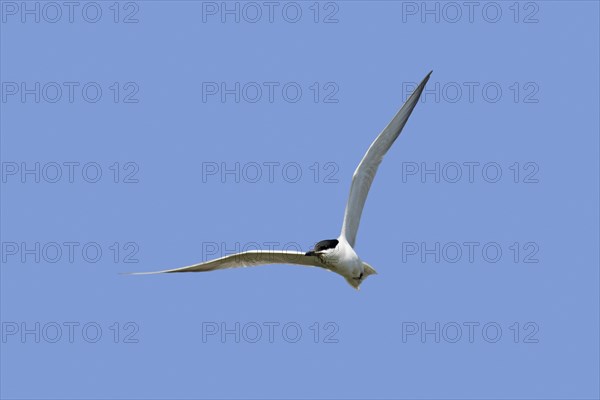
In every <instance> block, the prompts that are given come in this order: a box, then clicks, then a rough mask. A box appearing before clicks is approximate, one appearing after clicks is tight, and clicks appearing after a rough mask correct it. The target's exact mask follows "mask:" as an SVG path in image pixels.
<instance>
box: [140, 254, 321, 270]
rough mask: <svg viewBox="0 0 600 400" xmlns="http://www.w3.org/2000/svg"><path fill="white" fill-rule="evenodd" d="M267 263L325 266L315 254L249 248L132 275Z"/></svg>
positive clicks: (252, 265) (251, 265)
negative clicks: (205, 259)
mask: <svg viewBox="0 0 600 400" xmlns="http://www.w3.org/2000/svg"><path fill="white" fill-rule="evenodd" d="M267 264H293V265H305V266H310V267H322V268H327V267H326V266H325V264H323V263H322V262H321V260H319V258H318V257H316V256H307V255H306V254H305V253H300V252H297V251H272V250H251V251H245V252H243V253H237V254H231V255H228V256H225V257H221V258H217V259H214V260H210V261H206V262H203V263H200V264H194V265H190V266H187V267H181V268H175V269H167V270H164V271H156V272H133V273H132V275H150V274H163V273H170V272H206V271H214V270H217V269H226V268H240V267H254V266H258V265H267Z"/></svg>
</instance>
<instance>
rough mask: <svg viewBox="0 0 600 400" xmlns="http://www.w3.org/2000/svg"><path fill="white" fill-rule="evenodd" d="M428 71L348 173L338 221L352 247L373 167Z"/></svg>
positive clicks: (408, 111) (413, 103)
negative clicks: (346, 193)
mask: <svg viewBox="0 0 600 400" xmlns="http://www.w3.org/2000/svg"><path fill="white" fill-rule="evenodd" d="M430 75H431V72H430V73H429V74H427V76H426V77H425V79H423V81H421V83H420V84H419V86H418V87H417V88H416V89H415V91H414V92H413V94H412V95H411V96H410V97H409V98H408V100H406V103H404V105H403V106H402V108H401V109H400V111H398V114H396V116H395V117H394V119H392V121H391V122H390V123H389V124H388V126H386V128H385V129H384V130H383V132H381V133H380V134H379V136H377V139H375V141H374V142H373V143H372V144H371V146H370V147H369V149H368V150H367V153H366V154H365V156H364V157H363V159H362V160H361V162H360V164H358V167H357V168H356V171H354V175H352V185H351V186H350V196H349V197H348V203H347V204H346V211H345V213H344V224H343V225H342V235H343V236H344V237H345V238H346V240H347V241H348V243H349V244H350V246H352V247H354V243H355V241H356V233H357V231H358V225H359V224H360V216H361V214H362V211H363V207H364V205H365V201H366V200H367V195H368V194H369V188H370V187H371V183H373V178H375V173H376V172H377V168H379V164H381V160H383V156H385V153H387V151H388V150H389V149H390V147H391V146H392V144H394V141H395V140H396V138H397V137H398V136H399V135H400V132H402V128H404V125H405V124H406V121H407V120H408V117H410V114H411V113H412V110H413V109H414V108H415V106H416V105H417V102H418V101H419V98H420V97H421V93H422V92H423V89H424V88H425V84H426V83H427V81H428V80H429V76H430Z"/></svg>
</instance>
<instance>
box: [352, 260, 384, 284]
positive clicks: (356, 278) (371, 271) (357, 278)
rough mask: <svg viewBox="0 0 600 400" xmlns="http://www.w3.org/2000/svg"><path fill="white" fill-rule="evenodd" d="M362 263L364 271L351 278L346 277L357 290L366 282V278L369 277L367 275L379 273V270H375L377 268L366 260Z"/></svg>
mask: <svg viewBox="0 0 600 400" xmlns="http://www.w3.org/2000/svg"><path fill="white" fill-rule="evenodd" d="M362 264H363V271H362V272H361V273H360V275H358V276H354V277H351V278H346V282H348V283H349V284H350V286H352V287H353V288H354V289H356V290H359V289H360V285H361V284H362V283H363V282H364V280H365V279H367V277H368V276H369V275H375V274H377V271H375V268H373V267H371V266H370V265H369V264H367V263H366V262H364V261H363V263H362Z"/></svg>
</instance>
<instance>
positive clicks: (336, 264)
mask: <svg viewBox="0 0 600 400" xmlns="http://www.w3.org/2000/svg"><path fill="white" fill-rule="evenodd" d="M432 72H433V71H432ZM430 75H431V72H430V73H429V74H427V76H426V77H425V78H424V79H423V80H422V81H421V83H420V84H419V86H417V88H416V89H415V91H414V92H413V93H412V94H411V96H410V97H409V98H408V100H406V103H404V105H403V106H402V108H401V109H400V111H398V113H397V114H396V115H395V116H394V118H393V119H392V121H391V122H390V123H389V124H388V126H386V127H385V129H384V130H383V131H382V132H381V133H380V134H379V136H377V138H376V139H375V141H374V142H373V143H371V146H370V147H369V149H368V150H367V152H366V154H365V155H364V157H363V159H362V160H361V162H360V164H358V167H357V168H356V171H354V175H352V185H351V186H350V196H349V198H348V203H347V204H346V211H345V212H344V223H343V224H342V232H341V233H340V236H339V237H338V238H337V239H329V240H322V241H320V242H318V243H317V244H316V245H315V246H314V248H313V249H312V250H311V251H308V252H306V253H303V252H297V251H274V250H251V251H245V252H242V253H237V254H231V255H228V256H225V257H221V258H217V259H214V260H210V261H206V262H203V263H200V264H194V265H190V266H187V267H182V268H175V269H167V270H164V271H156V272H136V273H133V275H146V274H162V273H172V272H207V271H214V270H218V269H227V268H238V267H253V266H258V265H267V264H293V265H304V266H310V267H320V268H324V269H326V270H329V271H332V272H335V273H338V274H340V275H341V276H343V277H344V278H345V279H346V281H347V282H348V283H349V284H350V285H351V286H352V287H354V288H355V289H357V290H358V289H359V287H360V285H361V284H362V283H363V281H364V280H365V279H366V278H367V277H368V276H369V275H373V274H376V273H377V271H375V269H373V267H371V266H370V265H369V264H367V263H366V262H364V261H362V260H361V259H360V257H359V256H358V255H357V254H356V252H355V251H354V244H355V242H356V233H357V231H358V225H359V223H360V216H361V214H362V211H363V207H364V205H365V201H366V200H367V195H368V194H369V189H370V187H371V183H373V179H374V178H375V173H376V172H377V168H379V164H381V161H382V160H383V156H385V154H386V153H387V151H388V150H389V149H390V147H392V144H394V141H395V140H396V139H397V138H398V136H399V135H400V132H402V128H404V125H405V124H406V121H408V117H410V114H411V113H412V111H413V109H414V108H415V106H416V105H417V102H418V101H419V98H420V97H421V93H422V92H423V89H424V88H425V85H426V84H427V81H428V80H429V76H430Z"/></svg>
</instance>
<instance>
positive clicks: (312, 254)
mask: <svg viewBox="0 0 600 400" xmlns="http://www.w3.org/2000/svg"><path fill="white" fill-rule="evenodd" d="M304 255H305V256H314V255H315V252H314V251H312V250H311V251H307V252H306V253H304Z"/></svg>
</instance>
